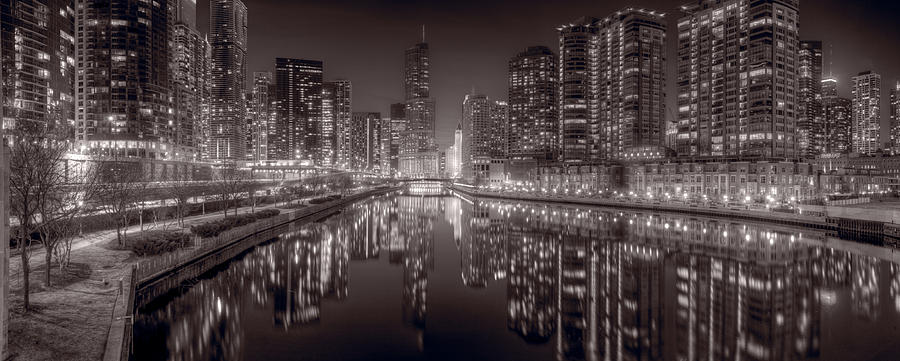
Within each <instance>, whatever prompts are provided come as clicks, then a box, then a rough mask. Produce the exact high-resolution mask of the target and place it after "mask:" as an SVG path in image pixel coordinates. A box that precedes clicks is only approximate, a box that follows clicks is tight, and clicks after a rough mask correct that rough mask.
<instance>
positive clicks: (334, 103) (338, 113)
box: [322, 80, 353, 169]
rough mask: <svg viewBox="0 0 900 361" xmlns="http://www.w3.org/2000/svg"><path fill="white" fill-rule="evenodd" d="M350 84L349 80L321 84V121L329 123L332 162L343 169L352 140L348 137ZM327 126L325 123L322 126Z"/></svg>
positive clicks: (345, 165)
mask: <svg viewBox="0 0 900 361" xmlns="http://www.w3.org/2000/svg"><path fill="white" fill-rule="evenodd" d="M351 93H352V84H351V83H350V81H349V80H335V81H332V82H326V83H324V84H323V86H322V122H323V125H324V123H331V125H330V128H332V129H333V135H332V136H331V153H332V159H333V161H332V163H333V164H334V165H335V166H337V167H339V168H343V169H348V168H349V166H350V152H351V151H352V149H353V142H352V140H351V138H350V121H351V117H352V112H353V110H352V106H351V104H352V103H351V99H350V96H351ZM327 127H329V126H327V125H325V126H323V128H327Z"/></svg>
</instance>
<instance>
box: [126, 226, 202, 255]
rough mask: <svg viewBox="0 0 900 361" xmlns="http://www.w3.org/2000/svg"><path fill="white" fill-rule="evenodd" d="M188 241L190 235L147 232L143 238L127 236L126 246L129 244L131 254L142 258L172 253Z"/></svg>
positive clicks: (169, 232) (137, 235) (174, 232)
mask: <svg viewBox="0 0 900 361" xmlns="http://www.w3.org/2000/svg"><path fill="white" fill-rule="evenodd" d="M190 241H191V235H190V234H187V233H183V232H179V231H149V232H144V234H143V236H142V235H140V234H135V235H132V236H128V238H127V239H126V244H131V252H132V253H134V254H135V255H136V256H140V257H143V256H156V255H160V254H164V253H169V252H174V251H176V250H178V249H179V248H182V247H184V246H186V245H187V244H188V243H189V242H190Z"/></svg>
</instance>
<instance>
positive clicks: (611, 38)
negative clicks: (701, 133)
mask: <svg viewBox="0 0 900 361" xmlns="http://www.w3.org/2000/svg"><path fill="white" fill-rule="evenodd" d="M663 17H664V14H661V13H657V12H655V11H651V10H643V9H631V8H629V9H624V10H621V11H618V12H616V13H614V14H612V15H610V16H608V17H606V18H604V19H596V18H581V19H579V20H577V21H575V22H573V23H571V24H567V25H563V26H562V27H560V28H559V31H560V54H559V56H560V81H561V89H562V94H561V97H562V103H561V104H560V119H561V124H560V126H561V128H562V129H561V137H562V138H561V142H562V146H561V151H562V155H561V158H562V160H563V161H566V162H585V161H598V160H607V159H619V158H624V157H628V156H632V155H633V154H634V153H637V152H641V153H644V152H647V151H653V152H657V153H658V152H660V147H662V146H663V144H664V143H665V138H664V136H665V114H666V113H665V83H666V77H665V71H666V65H665V64H666V46H665V44H666V23H665V20H664V18H663Z"/></svg>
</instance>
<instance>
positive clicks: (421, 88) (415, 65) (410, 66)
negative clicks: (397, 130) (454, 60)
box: [398, 39, 439, 177]
mask: <svg viewBox="0 0 900 361" xmlns="http://www.w3.org/2000/svg"><path fill="white" fill-rule="evenodd" d="M429 53H430V52H429V48H428V43H425V42H424V39H423V42H421V43H418V44H416V45H414V46H412V47H410V48H409V49H406V52H405V56H404V59H405V66H404V83H403V85H404V86H403V89H404V94H405V100H406V101H405V105H404V119H405V120H406V127H405V128H404V130H403V131H402V132H401V134H400V138H401V139H400V149H399V159H398V163H399V169H400V174H401V175H402V176H407V177H436V176H438V175H439V174H438V173H439V170H438V151H437V146H436V144H435V142H434V117H435V114H434V104H435V103H434V99H432V98H431V97H430V96H431V95H430V88H431V81H430V78H431V75H430V73H429V72H430V68H431V65H430V62H429V56H430V55H429Z"/></svg>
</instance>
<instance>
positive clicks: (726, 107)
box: [675, 0, 800, 159]
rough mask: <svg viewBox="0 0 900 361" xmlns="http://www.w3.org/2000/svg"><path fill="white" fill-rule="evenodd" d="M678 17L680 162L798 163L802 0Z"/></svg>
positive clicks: (740, 1) (710, 3)
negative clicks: (712, 159) (723, 159)
mask: <svg viewBox="0 0 900 361" xmlns="http://www.w3.org/2000/svg"><path fill="white" fill-rule="evenodd" d="M681 10H682V11H684V12H685V13H687V15H686V16H685V17H682V18H681V19H679V21H678V34H679V37H678V78H677V80H676V84H677V87H678V88H677V89H678V97H677V99H678V129H677V134H676V136H675V146H676V151H677V152H678V154H679V156H686V157H709V156H712V157H729V158H772V159H784V158H788V159H794V158H795V157H796V156H797V149H796V148H797V146H796V145H797V139H796V138H797V137H796V123H797V118H798V117H799V114H798V109H799V108H798V104H797V94H796V89H797V88H798V87H797V81H798V76H797V75H798V69H797V67H798V65H799V59H798V57H799V47H800V40H799V26H800V22H799V12H798V2H797V0H767V1H755V2H748V1H745V0H724V1H723V0H699V1H695V2H694V3H692V4H689V5H685V6H682V7H681Z"/></svg>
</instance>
